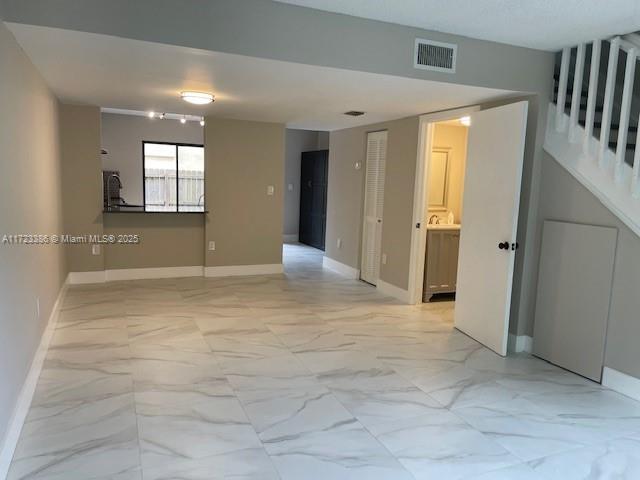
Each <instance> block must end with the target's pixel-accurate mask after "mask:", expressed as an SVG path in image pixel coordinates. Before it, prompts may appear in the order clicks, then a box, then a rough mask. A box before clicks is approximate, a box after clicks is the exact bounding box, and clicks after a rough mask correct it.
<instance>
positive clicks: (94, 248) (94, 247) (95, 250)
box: [91, 244, 100, 255]
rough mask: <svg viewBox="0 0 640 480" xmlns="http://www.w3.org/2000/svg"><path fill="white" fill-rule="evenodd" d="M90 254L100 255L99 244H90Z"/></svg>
mask: <svg viewBox="0 0 640 480" xmlns="http://www.w3.org/2000/svg"><path fill="white" fill-rule="evenodd" d="M91 255H100V245H98V244H96V245H91Z"/></svg>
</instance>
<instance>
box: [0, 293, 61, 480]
mask: <svg viewBox="0 0 640 480" xmlns="http://www.w3.org/2000/svg"><path fill="white" fill-rule="evenodd" d="M66 289H67V283H66V282H65V283H64V284H63V285H62V287H61V288H60V292H59V293H58V298H57V299H56V301H55V303H54V304H53V308H52V309H51V314H50V315H49V320H48V321H47V326H46V327H45V329H44V332H43V333H42V337H41V338H40V345H39V346H38V349H37V350H36V353H35V355H34V356H33V360H32V362H31V367H30V368H29V372H28V373H27V377H26V378H25V380H24V383H23V384H22V389H21V390H20V394H19V395H18V399H17V401H16V405H15V408H14V410H13V414H12V415H11V419H10V420H9V425H8V429H7V433H6V435H5V437H4V440H3V441H2V444H1V445H0V479H4V478H6V476H7V474H8V473H9V467H10V466H11V460H12V459H13V454H14V452H15V450H16V446H17V445H18V440H19V439H20V433H21V432H22V426H23V425H24V422H25V420H26V418H27V414H28V413H29V408H30V407H31V402H32V400H33V394H34V393H35V390H36V385H37V384H38V379H39V378H40V372H41V371H42V365H43V364H44V360H45V358H46V356H47V351H48V350H49V344H50V343H51V338H52V337H53V332H54V331H55V329H56V323H57V322H58V314H59V313H60V307H61V305H62V299H63V298H64V294H65V291H66Z"/></svg>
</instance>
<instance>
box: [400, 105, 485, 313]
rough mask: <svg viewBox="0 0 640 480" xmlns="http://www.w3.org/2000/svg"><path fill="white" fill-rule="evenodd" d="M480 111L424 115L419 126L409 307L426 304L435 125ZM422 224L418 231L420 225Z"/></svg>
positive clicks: (465, 110) (466, 110)
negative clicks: (427, 205) (432, 151)
mask: <svg viewBox="0 0 640 480" xmlns="http://www.w3.org/2000/svg"><path fill="white" fill-rule="evenodd" d="M479 110H480V105H473V106H470V107H462V108H455V109H452V110H444V111H441V112H433V113H427V114H425V115H421V116H420V122H419V126H418V129H419V130H418V152H417V157H416V176H415V185H414V189H413V223H412V224H411V250H410V257H409V288H408V290H409V304H411V305H415V304H418V303H422V290H423V283H424V280H423V279H424V259H425V250H426V243H427V218H426V215H427V209H426V208H425V206H426V205H425V202H426V199H427V195H428V194H429V192H428V191H427V188H428V185H429V183H428V175H429V162H428V160H429V159H430V157H431V149H432V148H433V134H434V131H435V128H434V123H436V122H444V121H447V120H454V119H456V118H460V117H464V116H466V115H470V114H471V113H473V112H477V111H479ZM417 224H420V227H419V228H417V227H416V225H417Z"/></svg>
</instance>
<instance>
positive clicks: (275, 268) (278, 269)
mask: <svg viewBox="0 0 640 480" xmlns="http://www.w3.org/2000/svg"><path fill="white" fill-rule="evenodd" d="M283 271H284V268H283V266H282V264H281V263H272V264H266V265H228V266H220V267H205V269H204V276H205V277H236V276H246V275H274V274H278V273H282V272H283Z"/></svg>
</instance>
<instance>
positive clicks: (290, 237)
mask: <svg viewBox="0 0 640 480" xmlns="http://www.w3.org/2000/svg"><path fill="white" fill-rule="evenodd" d="M299 240H300V239H299V237H298V234H297V233H292V234H288V233H286V234H284V235H282V241H283V242H286V243H298V241H299Z"/></svg>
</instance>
